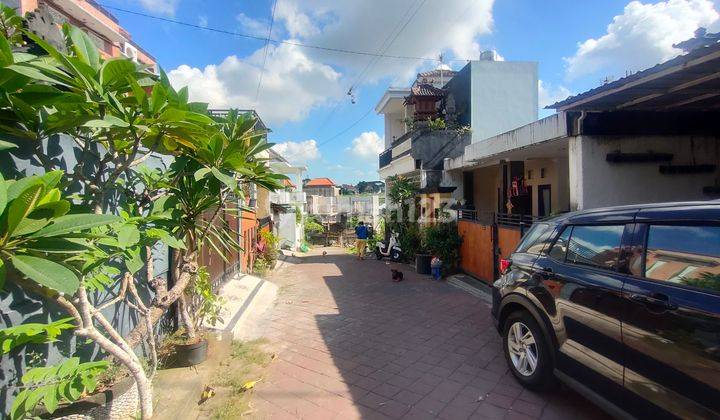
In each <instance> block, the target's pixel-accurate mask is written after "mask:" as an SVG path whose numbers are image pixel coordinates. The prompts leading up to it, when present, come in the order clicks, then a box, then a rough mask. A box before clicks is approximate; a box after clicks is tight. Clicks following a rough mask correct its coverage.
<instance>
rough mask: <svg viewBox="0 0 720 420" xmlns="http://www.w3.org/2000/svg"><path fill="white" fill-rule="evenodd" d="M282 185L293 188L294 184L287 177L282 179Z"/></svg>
mask: <svg viewBox="0 0 720 420" xmlns="http://www.w3.org/2000/svg"><path fill="white" fill-rule="evenodd" d="M283 186H285V187H288V188H295V184H293V183H292V182H291V181H290V180H289V179H287V178H286V179H284V180H283Z"/></svg>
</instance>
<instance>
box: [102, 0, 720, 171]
mask: <svg viewBox="0 0 720 420" xmlns="http://www.w3.org/2000/svg"><path fill="white" fill-rule="evenodd" d="M98 2H99V3H100V4H102V5H104V6H107V7H108V9H109V10H110V11H111V12H112V13H113V14H114V15H115V16H116V17H117V18H118V19H119V21H120V23H121V25H122V26H123V27H125V29H127V30H128V31H129V32H130V34H131V35H132V38H133V40H134V41H135V42H136V43H138V44H139V45H141V46H142V47H143V48H144V49H145V50H147V51H148V52H150V53H151V54H152V55H153V56H154V57H155V58H156V59H157V61H158V63H159V64H160V66H161V67H162V68H163V69H164V70H165V71H166V72H167V73H168V75H169V77H170V80H171V82H172V83H173V84H174V85H175V86H176V87H177V88H180V87H182V86H188V88H189V91H190V97H191V99H192V100H196V101H202V102H208V103H209V104H210V106H211V107H213V108H229V107H233V108H240V109H251V108H252V109H256V110H257V112H258V113H259V115H260V117H261V118H262V119H263V121H264V122H265V123H266V125H267V126H269V127H270V128H271V130H272V132H271V133H270V134H269V140H270V141H271V142H274V143H276V146H274V147H275V149H276V150H277V151H278V152H280V153H281V154H283V156H285V157H286V158H287V159H288V160H290V161H291V162H293V163H295V164H298V165H305V166H307V167H308V176H309V177H329V178H331V179H333V180H334V181H335V182H336V183H338V184H340V183H352V184H355V183H357V182H358V181H361V180H365V181H370V180H377V179H378V173H377V169H378V153H379V152H381V151H382V150H383V148H384V140H383V135H384V127H383V118H382V116H381V115H377V114H376V113H375V110H374V108H375V105H376V104H377V103H378V101H379V100H380V98H381V97H382V95H383V93H384V91H385V89H387V88H388V87H389V86H409V85H410V84H411V83H412V81H413V80H414V77H415V75H416V74H417V73H418V72H419V71H424V70H428V69H433V68H436V67H437V66H438V65H439V64H440V62H439V61H438V58H439V56H440V54H441V53H442V54H443V57H444V62H445V64H447V65H449V66H450V67H452V68H453V69H455V70H459V69H460V68H462V67H463V66H464V65H465V64H466V63H467V60H469V59H477V58H478V56H479V54H480V52H481V51H484V50H495V51H496V52H497V53H498V54H499V55H500V56H501V57H502V58H503V59H504V60H509V61H536V62H538V65H539V83H538V85H539V86H538V89H539V101H540V107H541V111H540V116H541V117H542V116H546V115H549V114H551V113H552V111H548V110H544V109H542V108H543V107H544V106H546V105H549V104H552V103H554V102H556V101H558V100H562V99H564V98H566V97H568V96H570V95H574V94H578V93H582V92H584V91H586V90H588V89H591V88H593V87H596V86H598V85H600V84H602V83H603V81H605V80H614V79H617V78H620V77H623V76H625V75H626V74H628V73H630V72H636V71H640V70H643V69H645V68H648V67H651V66H653V65H654V64H656V63H659V62H662V61H665V60H667V59H670V58H672V57H674V56H676V55H678V54H680V53H681V51H679V50H677V49H675V48H673V47H672V45H673V44H675V43H677V42H679V41H682V40H685V39H688V38H691V37H692V36H693V33H694V31H695V30H696V29H697V28H698V27H706V28H708V30H709V31H711V32H713V31H718V30H720V15H719V14H718V10H720V7H719V5H720V0H717V1H713V0H667V1H654V2H653V1H630V2H628V1H627V0H624V1H622V0H597V1H577V0H564V1H560V0H544V1H537V0H496V1H493V0H362V1H360V0H98ZM113 8H121V9H125V10H126V11H120V10H117V9H113ZM127 10H129V11H132V12H136V13H142V14H146V15H151V16H155V17H160V18H163V19H169V20H175V21H181V22H185V23H188V24H191V25H194V26H193V27H190V26H183V25H178V24H177V23H173V22H169V21H167V20H165V21H163V20H158V19H152V18H148V17H146V16H141V15H138V14H132V13H128V12H127ZM208 29H218V30H221V31H224V32H230V34H228V33H222V32H218V31H210V30H208ZM236 34H244V35H250V36H251V37H255V38H248V37H241V36H238V35H236ZM268 35H270V36H269V38H270V39H271V40H272V41H271V42H269V43H267V42H266V39H267V38H268ZM276 41H279V42H276ZM305 45H312V46H320V47H323V48H324V49H320V48H309V47H306V46H305ZM328 49H331V50H328ZM353 52H354V53H353ZM367 53H371V54H378V53H380V54H382V55H385V56H392V57H380V58H378V57H374V56H372V55H368V54H367ZM349 91H351V93H352V95H348V92H349Z"/></svg>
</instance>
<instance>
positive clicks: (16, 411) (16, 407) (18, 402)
mask: <svg viewBox="0 0 720 420" xmlns="http://www.w3.org/2000/svg"><path fill="white" fill-rule="evenodd" d="M28 395H30V390H28V389H23V390H22V391H20V393H19V394H17V396H15V401H13V404H12V407H11V408H10V418H11V419H12V420H17V419H21V418H22V417H23V415H24V414H25V412H26V410H25V401H26V400H27V398H28Z"/></svg>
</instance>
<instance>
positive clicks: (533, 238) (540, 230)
mask: <svg viewBox="0 0 720 420" xmlns="http://www.w3.org/2000/svg"><path fill="white" fill-rule="evenodd" d="M554 228H555V226H554V225H551V224H549V223H536V224H535V225H533V227H531V228H530V230H529V231H528V232H527V233H526V234H525V237H524V238H523V240H522V241H521V242H520V245H518V247H517V250H516V251H515V252H528V253H530V254H539V253H540V252H541V251H542V250H543V247H544V246H545V243H546V242H547V240H548V239H549V238H550V234H552V232H553V230H554Z"/></svg>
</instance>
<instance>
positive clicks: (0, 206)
mask: <svg viewBox="0 0 720 420" xmlns="http://www.w3.org/2000/svg"><path fill="white" fill-rule="evenodd" d="M7 190H8V185H7V182H5V178H3V176H2V174H0V216H2V214H3V212H4V211H5V207H6V206H7V200H8V198H7Z"/></svg>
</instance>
